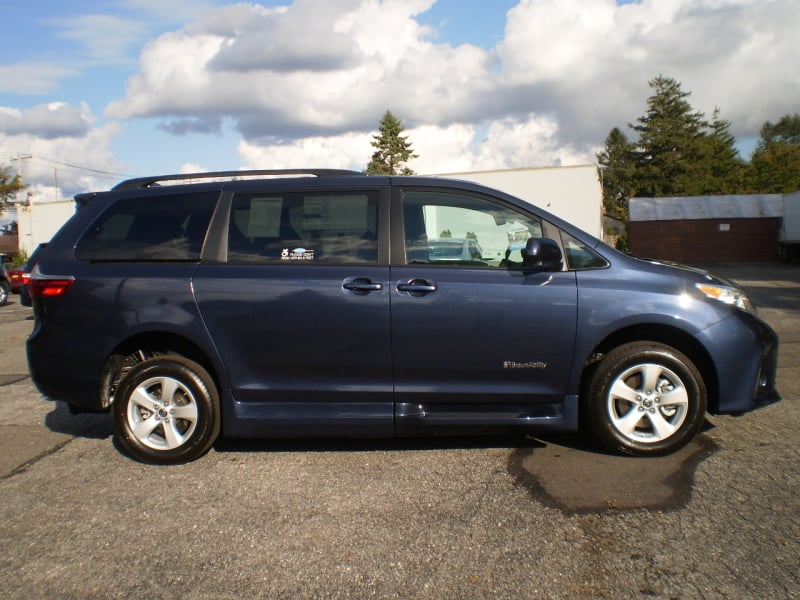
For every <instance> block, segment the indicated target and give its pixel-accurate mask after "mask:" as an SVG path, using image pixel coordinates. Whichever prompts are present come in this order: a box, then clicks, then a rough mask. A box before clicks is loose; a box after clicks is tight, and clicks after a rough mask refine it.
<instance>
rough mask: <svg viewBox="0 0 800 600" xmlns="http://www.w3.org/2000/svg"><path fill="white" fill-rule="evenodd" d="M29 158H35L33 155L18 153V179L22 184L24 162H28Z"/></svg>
mask: <svg viewBox="0 0 800 600" xmlns="http://www.w3.org/2000/svg"><path fill="white" fill-rule="evenodd" d="M29 158H33V155H31V154H20V153H19V152H17V177H19V180H20V183H21V182H22V161H23V160H28V159H29Z"/></svg>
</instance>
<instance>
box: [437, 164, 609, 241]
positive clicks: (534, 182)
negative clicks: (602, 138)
mask: <svg viewBox="0 0 800 600" xmlns="http://www.w3.org/2000/svg"><path fill="white" fill-rule="evenodd" d="M436 176H437V177H448V178H451V179H464V180H466V181H474V182H475V183H479V184H481V185H485V186H488V187H492V188H495V189H498V190H500V191H503V192H506V193H507V194H511V195H512V196H516V197H518V198H521V199H522V200H525V201H526V202H529V203H531V204H533V205H534V206H538V207H540V208H543V209H544V210H547V211H549V212H551V213H553V214H554V215H556V216H557V217H561V218H562V219H564V220H565V221H569V222H570V223H572V224H573V225H575V226H577V227H580V228H581V229H583V230H584V231H586V232H588V233H591V234H592V235H594V236H596V237H598V238H600V239H603V188H602V186H601V183H600V174H599V171H598V169H597V166H596V165H580V166H574V167H535V168H521V169H502V170H497V171H469V172H465V173H438V174H437V175H436Z"/></svg>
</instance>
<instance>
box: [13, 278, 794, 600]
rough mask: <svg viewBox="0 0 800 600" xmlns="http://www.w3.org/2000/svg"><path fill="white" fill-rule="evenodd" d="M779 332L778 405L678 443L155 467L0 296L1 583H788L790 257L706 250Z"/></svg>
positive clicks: (465, 443)
mask: <svg viewBox="0 0 800 600" xmlns="http://www.w3.org/2000/svg"><path fill="white" fill-rule="evenodd" d="M715 270H717V271H718V272H720V273H722V274H724V275H727V276H728V277H730V278H732V279H734V280H736V281H738V282H739V283H741V284H742V285H743V286H744V287H745V288H746V289H747V290H748V291H749V293H750V295H751V297H752V298H753V299H754V300H755V301H756V303H757V304H758V305H759V307H760V313H761V314H762V316H763V317H764V318H765V319H766V320H767V321H768V322H769V323H770V324H771V325H772V326H773V327H774V328H775V329H776V331H778V333H779V334H780V336H781V354H780V363H779V374H778V387H779V390H780V392H781V395H782V396H783V401H782V402H779V403H777V404H774V405H772V406H769V407H766V408H764V409H761V410H759V411H756V412H754V413H751V414H749V415H746V416H744V417H710V418H709V419H708V423H707V426H706V428H705V430H704V431H703V433H702V434H701V435H700V436H699V437H698V438H697V440H696V441H695V442H693V443H692V444H690V445H689V446H688V447H687V448H685V449H684V450H682V451H681V452H679V453H677V454H675V455H672V456H669V457H663V458H658V459H635V458H623V457H618V456H611V455H608V454H605V453H603V452H601V451H600V450H599V449H598V448H597V447H595V446H594V445H593V444H591V443H589V442H586V441H584V440H582V439H581V438H580V437H579V436H552V437H542V438H536V439H528V440H519V439H499V438H468V439H463V438H458V439H452V440H450V439H445V440H441V439H439V440H433V441H431V440H407V441H401V442H292V443H287V442H281V443H274V442H247V443H233V442H225V441H223V442H220V443H218V444H217V445H216V446H215V448H214V449H213V450H212V451H211V452H210V453H209V454H208V455H207V456H205V457H204V458H202V459H200V460H198V461H196V462H194V463H191V464H188V465H182V466H175V467H152V466H147V465H142V464H139V463H137V462H134V461H132V460H130V459H129V458H127V457H126V456H124V455H123V454H121V453H120V452H118V451H117V449H116V448H115V447H114V444H113V441H112V437H111V426H110V419H109V417H108V416H107V415H81V416H73V415H70V414H69V412H68V411H67V410H66V408H65V407H64V406H62V405H61V404H54V403H52V402H49V401H47V400H45V399H43V398H42V397H41V396H40V395H39V394H38V393H37V392H36V391H35V389H34V388H33V386H32V384H31V382H30V380H29V379H28V377H27V367H26V364H25V359H24V351H23V347H24V340H25V338H26V337H27V335H28V333H29V332H30V330H31V327H32V320H31V313H30V309H27V308H25V307H22V306H20V305H19V304H18V297H12V299H11V303H10V304H9V305H8V306H5V307H2V308H0V393H1V394H2V398H1V399H0V523H1V524H2V534H0V597H2V598H17V597H27V598H114V597H120V598H122V597H158V598H163V597H179V598H240V597H258V598H640V597H647V598H664V599H673V598H681V599H684V598H704V599H709V598H798V597H800V495H799V494H798V490H800V460H798V459H799V458H800V427H798V424H800V366H799V365H800V265H783V264H774V265H738V266H721V267H720V266H718V267H715Z"/></svg>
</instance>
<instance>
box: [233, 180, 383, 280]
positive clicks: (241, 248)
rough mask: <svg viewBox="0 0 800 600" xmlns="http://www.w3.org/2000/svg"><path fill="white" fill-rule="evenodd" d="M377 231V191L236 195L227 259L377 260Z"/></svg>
mask: <svg viewBox="0 0 800 600" xmlns="http://www.w3.org/2000/svg"><path fill="white" fill-rule="evenodd" d="M377 231H378V192H344V193H327V194H319V193H303V194H297V193H287V194H247V195H239V196H237V197H235V198H234V200H233V206H232V208H231V214H230V221H229V223H228V262H229V263H248V264H253V263H256V264H259V263H263V264H295V265H297V264H318V263H327V264H335V263H342V264H375V263H377V261H378V235H377Z"/></svg>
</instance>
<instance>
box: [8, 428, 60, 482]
mask: <svg viewBox="0 0 800 600" xmlns="http://www.w3.org/2000/svg"><path fill="white" fill-rule="evenodd" d="M74 439H75V438H74V437H71V438H69V439H66V440H64V441H63V442H59V443H58V444H56V445H55V446H51V447H50V448H48V449H47V450H45V451H44V452H42V453H41V454H39V455H37V456H34V457H33V458H31V459H30V460H27V461H25V462H24V463H22V464H21V465H19V466H18V467H15V468H14V469H12V470H11V471H9V472H8V473H5V474H3V475H0V481H5V480H7V479H11V478H12V477H14V476H15V475H20V474H22V473H25V472H27V471H28V469H30V468H31V467H32V466H33V465H35V464H36V463H37V462H39V461H40V460H42V459H43V458H47V457H48V456H50V455H51V454H55V453H56V452H58V451H59V450H61V449H62V448H63V447H64V446H66V445H67V444H69V443H70V442H71V441H72V440H74Z"/></svg>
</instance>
